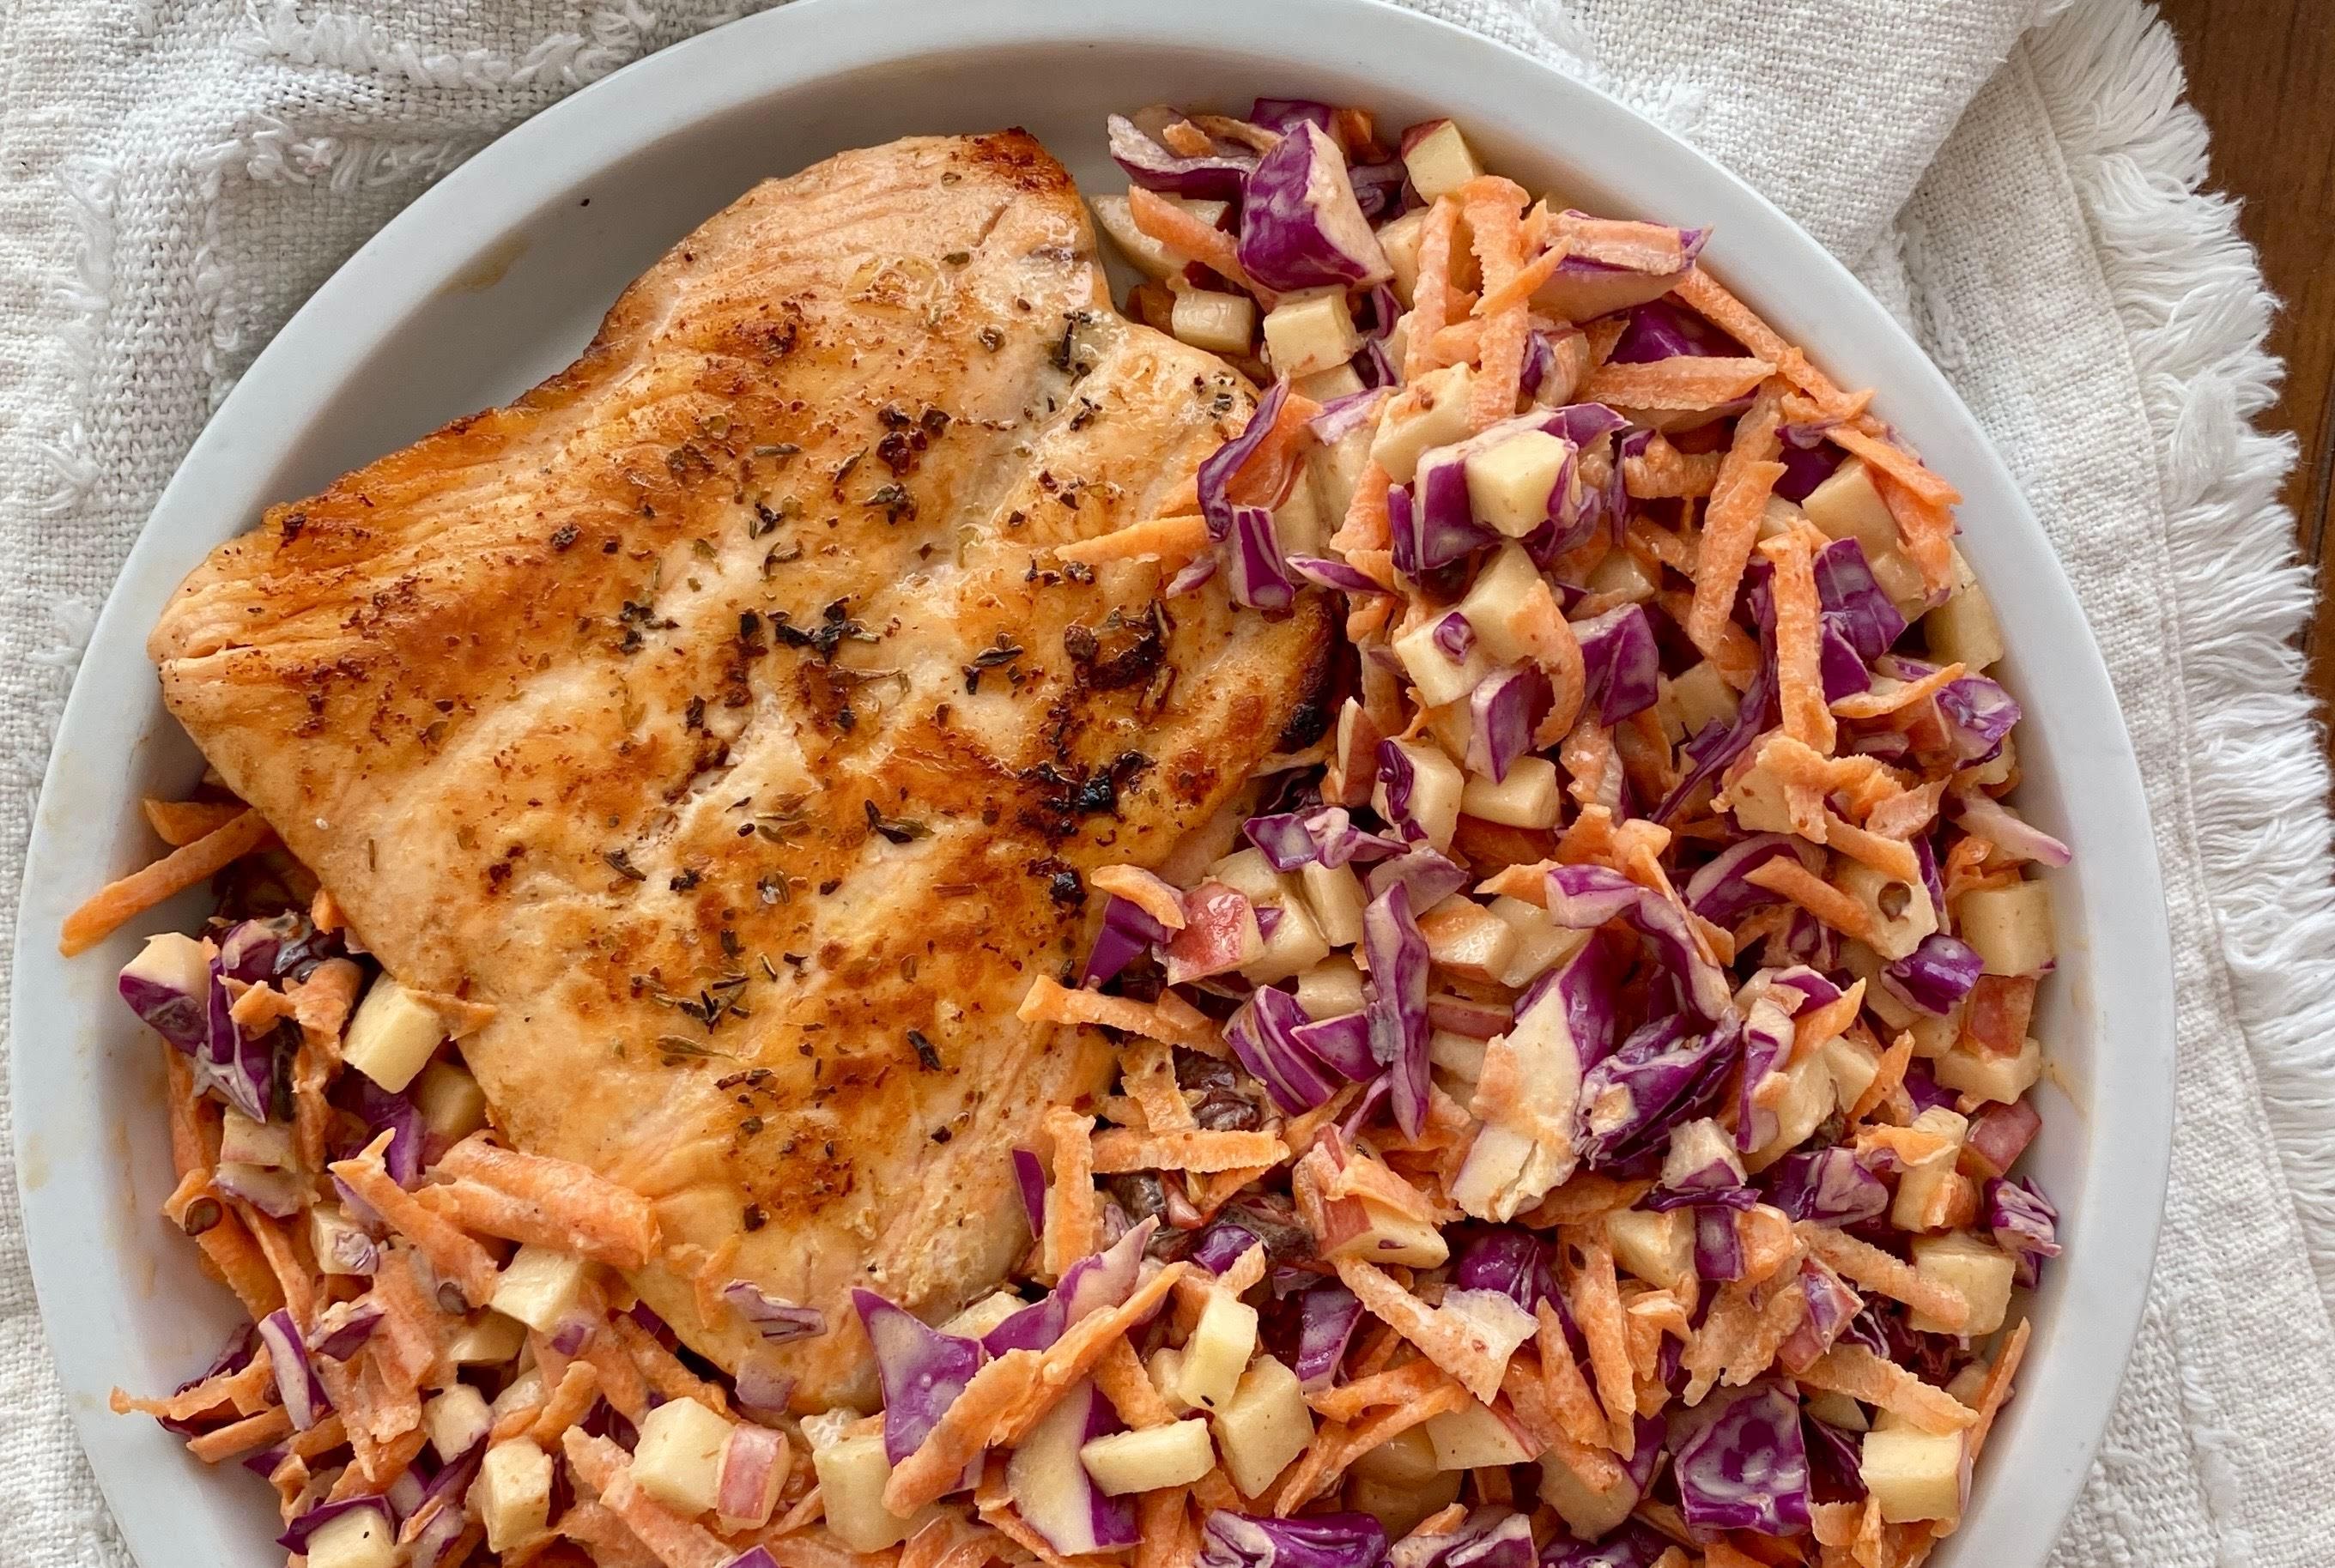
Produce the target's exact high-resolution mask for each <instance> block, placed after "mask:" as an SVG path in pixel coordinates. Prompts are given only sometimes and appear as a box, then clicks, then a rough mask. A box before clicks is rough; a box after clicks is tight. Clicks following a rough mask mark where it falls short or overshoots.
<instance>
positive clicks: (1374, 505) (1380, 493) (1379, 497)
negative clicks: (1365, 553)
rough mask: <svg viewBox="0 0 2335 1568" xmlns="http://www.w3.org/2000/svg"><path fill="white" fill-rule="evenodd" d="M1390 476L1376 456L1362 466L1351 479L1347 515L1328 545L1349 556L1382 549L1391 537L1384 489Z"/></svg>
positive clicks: (1388, 484)
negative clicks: (1352, 480)
mask: <svg viewBox="0 0 2335 1568" xmlns="http://www.w3.org/2000/svg"><path fill="white" fill-rule="evenodd" d="M1393 484H1394V481H1393V479H1390V478H1389V477H1388V475H1387V471H1386V469H1382V468H1381V467H1379V465H1378V462H1377V460H1375V459H1373V460H1371V461H1370V462H1368V463H1366V464H1364V465H1363V467H1362V474H1361V478H1360V479H1356V480H1355V481H1354V496H1353V499H1352V500H1351V501H1349V502H1347V503H1346V516H1345V518H1344V520H1343V521H1342V523H1341V524H1340V525H1339V528H1338V531H1337V532H1336V533H1334V534H1332V535H1331V536H1330V547H1331V548H1332V549H1333V550H1336V551H1338V552H1340V553H1341V554H1342V555H1343V556H1345V557H1346V558H1347V559H1348V560H1352V558H1353V557H1354V556H1355V554H1356V552H1358V551H1361V550H1383V549H1385V548H1386V547H1387V543H1388V541H1389V540H1390V538H1392V537H1393V527H1392V525H1391V524H1390V522H1389V521H1388V520H1387V491H1388V490H1389V489H1391V488H1392V486H1393Z"/></svg>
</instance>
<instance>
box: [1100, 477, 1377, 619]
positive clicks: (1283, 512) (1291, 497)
mask: <svg viewBox="0 0 2335 1568" xmlns="http://www.w3.org/2000/svg"><path fill="white" fill-rule="evenodd" d="M1340 520H1341V521H1343V520H1344V519H1343V518H1342V517H1341V518H1340ZM1328 532H1329V530H1328V529H1326V528H1323V526H1322V509H1321V508H1320V506H1319V505H1317V504H1316V503H1315V501H1314V499H1313V486H1311V485H1293V486H1291V487H1290V489H1289V494H1288V496H1287V497H1285V498H1284V499H1283V501H1282V503H1281V504H1280V505H1279V506H1277V507H1275V508H1273V537H1274V538H1276V539H1278V540H1280V541H1281V550H1282V554H1284V556H1318V555H1320V554H1321V553H1322V552H1323V548H1324V545H1323V540H1324V538H1325V537H1327V535H1328ZM1105 564H1106V565H1110V566H1120V565H1125V566H1137V565H1141V566H1143V569H1144V570H1146V571H1149V570H1151V569H1152V568H1151V567H1150V566H1148V564H1144V563H1135V562H1106V563H1105ZM1151 580H1156V579H1147V581H1146V586H1144V587H1143V589H1142V590H1141V591H1142V592H1144V593H1148V592H1149V591H1150V588H1149V586H1148V583H1149V581H1151ZM1133 591H1134V590H1130V592H1133Z"/></svg>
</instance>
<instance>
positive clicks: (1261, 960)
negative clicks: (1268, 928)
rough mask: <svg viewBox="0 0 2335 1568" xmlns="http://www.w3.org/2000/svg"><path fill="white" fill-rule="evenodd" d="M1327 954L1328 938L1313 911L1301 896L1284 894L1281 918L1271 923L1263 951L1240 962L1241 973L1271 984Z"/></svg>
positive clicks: (1286, 977) (1252, 980) (1328, 948)
mask: <svg viewBox="0 0 2335 1568" xmlns="http://www.w3.org/2000/svg"><path fill="white" fill-rule="evenodd" d="M1329 956H1330V941H1329V938H1328V937H1326V936H1324V935H1323V934H1322V927H1321V926H1320V925H1319V924H1316V923H1315V922H1314V919H1313V910H1312V909H1310V908H1308V907H1307V906H1306V904H1305V901H1304V900H1303V899H1302V898H1287V899H1284V900H1283V902H1282V905H1281V918H1280V919H1279V920H1278V921H1276V922H1274V927H1273V934H1272V935H1270V936H1268V937H1266V938H1265V939H1264V952H1262V953H1258V954H1257V955H1256V957H1255V958H1254V959H1252V960H1251V961H1250V962H1248V963H1244V964H1242V965H1241V973H1243V974H1245V975H1246V976H1247V977H1248V978H1249V980H1250V981H1251V982H1254V983H1255V984H1258V985H1271V984H1274V982H1277V981H1283V980H1286V979H1288V978H1289V977H1290V976H1291V975H1293V974H1300V973H1303V972H1304V971H1306V970H1309V969H1311V968H1313V966H1314V965H1315V964H1317V963H1321V962H1322V961H1323V959H1325V958H1327V957H1329Z"/></svg>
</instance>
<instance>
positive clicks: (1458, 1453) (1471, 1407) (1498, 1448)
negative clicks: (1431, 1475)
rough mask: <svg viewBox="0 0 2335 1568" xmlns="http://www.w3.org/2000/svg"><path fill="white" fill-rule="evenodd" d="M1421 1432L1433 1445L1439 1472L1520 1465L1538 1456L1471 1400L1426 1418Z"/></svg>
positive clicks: (1501, 1423)
mask: <svg viewBox="0 0 2335 1568" xmlns="http://www.w3.org/2000/svg"><path fill="white" fill-rule="evenodd" d="M1421 1429H1422V1430H1424V1431H1425V1432H1426V1433H1427V1440H1428V1441H1429V1442H1430V1443H1432V1444H1434V1445H1435V1465H1436V1467H1437V1468H1438V1469H1441V1470H1475V1469H1480V1468H1485V1467H1487V1466H1494V1465H1523V1464H1526V1463H1529V1462H1530V1461H1531V1460H1533V1459H1535V1458H1536V1457H1538V1456H1537V1455H1536V1454H1535V1453H1534V1452H1533V1450H1532V1449H1531V1448H1529V1447H1526V1445H1525V1444H1524V1442H1523V1441H1522V1440H1521V1439H1520V1438H1518V1437H1517V1436H1516V1432H1515V1430H1514V1429H1513V1428H1510V1427H1509V1425H1508V1424H1507V1422H1506V1421H1503V1420H1501V1419H1500V1418H1499V1417H1498V1416H1497V1415H1495V1414H1493V1413H1492V1411H1491V1410H1490V1409H1489V1408H1487V1407H1486V1406H1483V1405H1480V1404H1478V1403H1477V1402H1476V1401H1475V1400H1473V1399H1470V1400H1468V1402H1467V1403H1466V1404H1464V1405H1462V1406H1460V1407H1459V1408H1458V1409H1456V1410H1447V1411H1445V1412H1444V1413H1443V1414H1442V1415H1439V1416H1430V1417H1429V1418H1427V1420H1426V1421H1425V1422H1424V1423H1422V1427H1421Z"/></svg>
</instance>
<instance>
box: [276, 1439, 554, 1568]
mask: <svg viewBox="0 0 2335 1568" xmlns="http://www.w3.org/2000/svg"><path fill="white" fill-rule="evenodd" d="M545 1463H546V1464H548V1463H549V1460H548V1459H547V1460H546V1461H545ZM544 1496H545V1510H544V1511H545V1515H546V1517H548V1515H549V1513H550V1507H549V1502H550V1493H549V1490H548V1488H547V1489H546V1491H545V1494H544ZM491 1524H492V1520H491V1517H489V1527H491ZM536 1528H538V1529H541V1528H542V1523H541V1522H540V1521H538V1524H537V1525H536ZM305 1551H306V1553H307V1557H308V1568H390V1564H392V1563H395V1562H396V1561H397V1531H396V1529H395V1528H394V1527H392V1525H391V1524H390V1522H389V1516H388V1515H386V1514H384V1513H383V1512H382V1511H381V1510H380V1509H379V1508H352V1509H350V1510H349V1511H348V1512H347V1513H345V1514H342V1515H336V1516H334V1517H333V1518H330V1519H327V1520H325V1522H324V1523H323V1524H319V1525H317V1526H316V1528H315V1532H314V1533H313V1534H310V1535H309V1537H308V1544H307V1546H306V1547H305Z"/></svg>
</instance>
